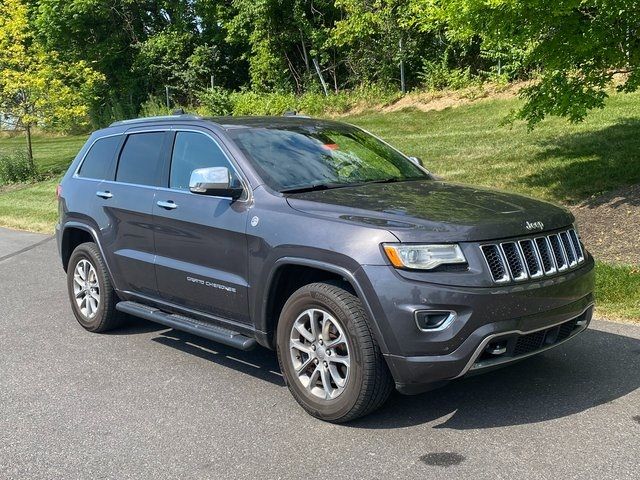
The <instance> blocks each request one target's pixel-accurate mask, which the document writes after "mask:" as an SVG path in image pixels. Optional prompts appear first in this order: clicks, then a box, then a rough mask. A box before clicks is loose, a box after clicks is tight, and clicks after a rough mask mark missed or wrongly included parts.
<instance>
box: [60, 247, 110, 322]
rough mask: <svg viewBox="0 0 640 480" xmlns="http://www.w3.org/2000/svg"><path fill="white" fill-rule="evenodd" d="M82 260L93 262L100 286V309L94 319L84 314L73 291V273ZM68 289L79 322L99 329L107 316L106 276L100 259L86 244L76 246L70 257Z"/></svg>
mask: <svg viewBox="0 0 640 480" xmlns="http://www.w3.org/2000/svg"><path fill="white" fill-rule="evenodd" d="M81 260H87V261H89V262H90V263H91V265H92V266H93V269H94V270H95V272H96V277H97V279H98V287H99V288H100V305H98V311H97V312H96V314H95V316H94V317H93V318H92V319H87V318H86V317H85V316H84V315H83V314H82V312H81V311H80V308H79V307H78V304H77V303H76V299H75V293H74V291H73V275H74V272H75V269H76V266H77V264H78V263H79V262H80V261H81ZM67 291H68V293H69V299H70V300H71V308H72V309H73V313H74V315H75V317H76V319H77V320H78V323H79V324H80V325H82V326H83V327H84V328H85V329H87V330H89V331H93V330H96V329H99V328H100V326H101V324H102V322H103V320H104V316H105V306H106V301H105V291H106V286H105V278H104V275H103V272H102V269H101V268H100V262H99V259H98V258H96V255H95V253H94V252H92V251H91V250H90V249H88V248H87V247H86V246H85V245H80V246H79V247H78V248H76V249H75V250H74V252H73V253H72V255H71V258H70V259H69V265H68V267H67Z"/></svg>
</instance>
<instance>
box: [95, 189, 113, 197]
mask: <svg viewBox="0 0 640 480" xmlns="http://www.w3.org/2000/svg"><path fill="white" fill-rule="evenodd" d="M96 195H97V196H99V197H101V198H111V197H113V193H111V192H110V191H108V190H107V191H105V192H103V191H100V190H98V191H97V192H96Z"/></svg>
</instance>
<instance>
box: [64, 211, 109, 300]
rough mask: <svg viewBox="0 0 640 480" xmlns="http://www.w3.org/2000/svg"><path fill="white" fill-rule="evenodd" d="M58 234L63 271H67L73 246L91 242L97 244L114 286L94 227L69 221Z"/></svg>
mask: <svg viewBox="0 0 640 480" xmlns="http://www.w3.org/2000/svg"><path fill="white" fill-rule="evenodd" d="M60 236H61V240H60V257H61V259H62V267H63V268H64V270H65V272H66V271H67V268H68V266H69V259H70V258H71V254H72V253H73V251H74V250H75V248H76V247H77V246H78V245H80V244H81V243H85V242H93V243H95V244H96V245H97V247H98V250H99V251H100V255H102V258H103V259H104V262H105V265H106V266H107V271H108V272H109V276H110V277H111V281H112V282H113V284H114V287H116V284H115V280H114V277H113V275H112V274H111V269H110V267H109V263H108V262H107V258H106V256H105V254H104V250H103V248H102V244H101V242H100V238H99V236H98V234H97V232H96V230H95V228H93V227H92V226H91V225H87V224H86V223H82V222H76V221H69V222H67V223H65V224H64V226H63V227H62V232H61V235H60ZM116 288H117V287H116Z"/></svg>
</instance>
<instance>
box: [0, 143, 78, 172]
mask: <svg viewBox="0 0 640 480" xmlns="http://www.w3.org/2000/svg"><path fill="white" fill-rule="evenodd" d="M87 137H88V136H87V135H69V136H66V137H61V136H56V137H43V136H35V137H33V152H34V157H35V160H36V163H37V164H38V168H39V169H40V171H41V172H42V173H52V174H62V173H64V171H65V170H66V169H67V167H68V166H69V164H70V163H71V162H72V161H73V159H74V158H75V156H76V154H77V153H78V150H80V148H82V145H83V144H84V142H85V141H86V140H87ZM18 149H20V150H26V140H25V138H24V135H17V136H7V135H6V134H5V135H2V136H0V154H1V153H3V152H12V151H15V150H18Z"/></svg>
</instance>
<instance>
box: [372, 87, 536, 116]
mask: <svg viewBox="0 0 640 480" xmlns="http://www.w3.org/2000/svg"><path fill="white" fill-rule="evenodd" d="M529 84H530V82H518V83H511V84H507V85H498V84H484V85H478V86H474V87H468V88H464V89H462V90H454V91H448V90H444V91H436V92H416V93H408V94H407V95H405V96H403V97H402V98H400V99H399V100H398V101H397V102H394V103H392V104H390V105H387V106H385V107H383V108H382V111H383V112H396V111H398V110H404V109H405V108H413V109H417V110H421V111H423V112H428V111H440V110H444V109H446V108H454V107H459V106H461V105H469V104H471V103H474V102H477V101H479V100H483V99H491V100H496V99H508V98H514V97H516V96H517V95H518V93H519V92H520V90H521V89H522V88H523V87H526V86H527V85H529Z"/></svg>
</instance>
